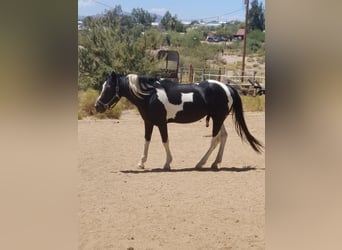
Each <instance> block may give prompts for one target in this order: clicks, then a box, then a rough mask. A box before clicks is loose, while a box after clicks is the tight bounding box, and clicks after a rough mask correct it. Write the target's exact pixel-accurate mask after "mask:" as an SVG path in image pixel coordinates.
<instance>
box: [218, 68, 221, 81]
mask: <svg viewBox="0 0 342 250" xmlns="http://www.w3.org/2000/svg"><path fill="white" fill-rule="evenodd" d="M218 74H219V77H218V81H219V82H221V68H219V71H218Z"/></svg>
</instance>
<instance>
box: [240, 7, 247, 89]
mask: <svg viewBox="0 0 342 250" xmlns="http://www.w3.org/2000/svg"><path fill="white" fill-rule="evenodd" d="M245 5H246V18H245V34H244V36H243V56H242V71H241V83H242V82H243V81H244V76H245V58H246V43H247V30H248V9H249V0H245Z"/></svg>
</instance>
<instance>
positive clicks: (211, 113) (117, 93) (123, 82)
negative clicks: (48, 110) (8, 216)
mask: <svg viewBox="0 0 342 250" xmlns="http://www.w3.org/2000/svg"><path fill="white" fill-rule="evenodd" d="M122 96H124V97H126V98H127V99H128V100H129V101H131V102H132V103H133V104H134V105H136V107H137V108H138V110H139V113H140V114H141V116H142V118H143V120H144V124H145V145H144V151H143V155H142V157H141V159H140V161H139V163H138V167H140V168H144V164H145V162H146V160H147V155H148V149H149V145H150V141H151V135H152V131H153V127H154V126H157V127H158V129H159V132H160V135H161V138H162V142H163V145H164V148H165V151H166V162H165V164H164V169H165V170H169V169H170V163H171V161H172V156H171V151H170V148H169V140H168V130H167V124H168V122H176V123H191V122H195V121H198V120H200V119H202V118H204V117H206V125H207V126H208V123H209V119H210V118H211V119H212V121H213V129H212V140H211V144H210V147H209V150H208V151H207V152H206V153H205V154H204V156H203V157H202V159H201V160H200V161H199V162H198V163H197V165H196V169H200V168H202V166H203V165H204V164H205V163H206V162H207V160H208V158H209V156H210V154H211V153H212V151H213V150H214V149H215V148H216V146H217V145H218V144H220V147H219V151H218V154H217V156H216V159H215V161H214V162H213V164H212V165H211V168H212V169H217V167H218V164H219V163H220V162H221V161H222V156H223V151H224V147H225V144H226V140H227V131H226V129H225V127H224V124H223V122H224V120H225V119H226V117H227V116H228V114H229V113H230V112H232V113H233V115H234V118H235V128H236V131H237V133H238V135H239V136H240V137H241V138H242V139H243V140H244V141H247V142H248V143H249V144H250V145H251V147H252V148H253V149H254V150H255V151H256V152H258V153H260V152H261V151H262V148H263V145H262V144H261V143H260V142H259V141H258V140H257V139H256V138H254V137H253V136H252V134H251V133H250V132H249V130H248V128H247V125H246V122H245V119H244V115H243V108H242V103H241V98H240V96H239V94H238V92H237V91H236V90H235V89H234V88H233V87H231V86H229V85H226V84H224V83H221V82H218V81H214V80H205V81H202V82H200V83H192V84H177V83H174V82H172V81H170V80H167V79H159V78H153V77H145V76H139V75H135V74H129V75H127V76H123V75H117V74H116V73H114V72H112V73H111V74H110V75H109V78H108V80H107V81H105V82H104V83H103V86H102V91H101V94H100V96H99V97H98V98H97V100H96V103H95V108H96V111H97V112H101V113H102V112H105V111H106V110H107V109H110V108H113V107H114V106H115V105H116V103H117V102H118V101H119V100H120V98H121V97H122Z"/></svg>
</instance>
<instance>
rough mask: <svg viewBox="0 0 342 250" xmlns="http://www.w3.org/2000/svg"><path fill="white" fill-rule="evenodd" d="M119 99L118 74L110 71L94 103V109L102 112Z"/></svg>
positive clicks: (111, 106)
mask: <svg viewBox="0 0 342 250" xmlns="http://www.w3.org/2000/svg"><path fill="white" fill-rule="evenodd" d="M119 100H120V95H119V76H117V75H116V74H115V73H114V72H112V73H111V74H110V75H109V77H108V79H107V81H105V82H104V83H103V85H102V91H101V94H100V96H99V97H98V98H97V100H96V103H95V108H96V111H97V112H100V113H103V112H105V111H106V110H107V109H111V108H113V107H114V106H115V105H116V104H117V103H118V101H119Z"/></svg>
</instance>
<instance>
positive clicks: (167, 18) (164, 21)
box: [160, 11, 172, 30]
mask: <svg viewBox="0 0 342 250" xmlns="http://www.w3.org/2000/svg"><path fill="white" fill-rule="evenodd" d="M171 19H172V15H171V13H170V12H169V11H166V13H165V14H164V16H163V17H162V19H161V20H160V23H161V25H162V26H163V27H164V29H166V30H168V29H170V22H171Z"/></svg>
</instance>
